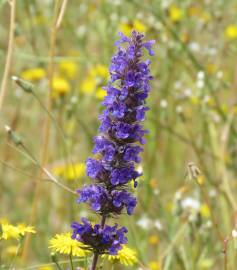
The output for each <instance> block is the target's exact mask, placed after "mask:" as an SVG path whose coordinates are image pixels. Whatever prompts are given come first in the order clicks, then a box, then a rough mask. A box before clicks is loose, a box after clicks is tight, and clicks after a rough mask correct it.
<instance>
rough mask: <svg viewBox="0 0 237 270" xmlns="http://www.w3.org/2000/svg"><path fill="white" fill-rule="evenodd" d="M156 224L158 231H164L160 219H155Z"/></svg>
mask: <svg viewBox="0 0 237 270" xmlns="http://www.w3.org/2000/svg"><path fill="white" fill-rule="evenodd" d="M154 226H155V228H156V229H157V230H158V231H162V230H163V225H162V224H161V222H160V220H159V219H156V220H155V224H154Z"/></svg>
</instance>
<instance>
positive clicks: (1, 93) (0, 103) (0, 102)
mask: <svg viewBox="0 0 237 270" xmlns="http://www.w3.org/2000/svg"><path fill="white" fill-rule="evenodd" d="M9 5H10V9H11V11H10V28H9V39H8V48H7V57H6V64H5V69H4V73H3V78H2V84H1V90H0V111H1V109H2V106H3V101H4V97H5V95H6V90H7V79H8V77H9V73H10V67H11V62H12V53H13V45H14V31H15V17H16V0H11V1H9Z"/></svg>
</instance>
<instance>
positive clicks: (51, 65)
mask: <svg viewBox="0 0 237 270" xmlns="http://www.w3.org/2000/svg"><path fill="white" fill-rule="evenodd" d="M58 6H59V0H56V1H55V6H54V16H53V24H52V28H51V32H50V51H49V57H50V63H49V68H48V80H49V91H48V95H47V101H46V108H47V111H48V112H49V113H51V109H52V91H51V90H52V82H53V74H54V55H55V46H56V36H57V28H56V21H57V14H58ZM50 124H51V119H50V118H49V117H47V116H46V117H45V119H44V123H43V141H42V147H43V148H42V152H41V157H40V164H41V165H42V167H44V166H45V165H46V164H47V162H48V146H49V135H50ZM42 174H43V171H42V170H40V171H39V178H41V177H42ZM40 193H41V182H40V181H37V182H36V185H35V189H34V197H33V204H32V210H31V214H30V224H31V225H33V224H34V223H35V219H36V216H37V206H38V202H39V198H40ZM29 242H30V234H27V235H26V238H25V242H24V246H23V251H22V264H24V262H25V261H26V259H27V257H28V251H29Z"/></svg>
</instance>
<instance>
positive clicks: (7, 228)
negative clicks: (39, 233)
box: [0, 220, 35, 240]
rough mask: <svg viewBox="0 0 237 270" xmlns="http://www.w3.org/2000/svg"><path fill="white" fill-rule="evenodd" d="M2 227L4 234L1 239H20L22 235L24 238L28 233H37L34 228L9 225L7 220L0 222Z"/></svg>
mask: <svg viewBox="0 0 237 270" xmlns="http://www.w3.org/2000/svg"><path fill="white" fill-rule="evenodd" d="M0 224H1V227H2V234H1V235H0V240H1V239H5V240H7V239H9V238H13V239H19V237H20V236H21V235H22V236H24V235H25V234H26V233H35V230H34V227H31V226H26V225H24V224H18V225H17V226H13V225H12V224H9V223H8V221H7V220H2V221H0Z"/></svg>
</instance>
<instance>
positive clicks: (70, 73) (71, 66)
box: [59, 61, 78, 79]
mask: <svg viewBox="0 0 237 270" xmlns="http://www.w3.org/2000/svg"><path fill="white" fill-rule="evenodd" d="M59 70H60V71H61V72H62V74H63V75H65V76H66V77H68V78H69V79H74V78H75V77H76V75H77V71H78V66H77V64H76V63H75V62H73V61H62V62H61V63H60V64H59Z"/></svg>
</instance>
